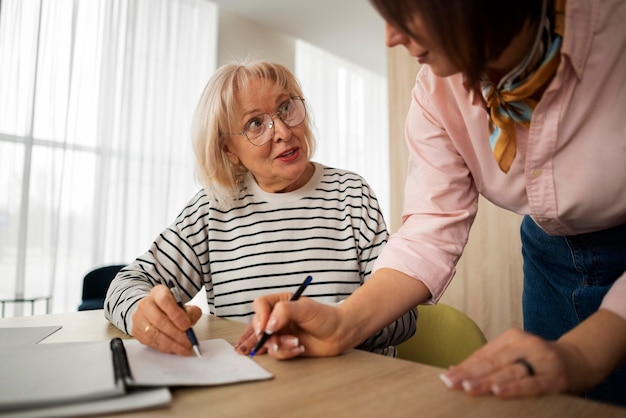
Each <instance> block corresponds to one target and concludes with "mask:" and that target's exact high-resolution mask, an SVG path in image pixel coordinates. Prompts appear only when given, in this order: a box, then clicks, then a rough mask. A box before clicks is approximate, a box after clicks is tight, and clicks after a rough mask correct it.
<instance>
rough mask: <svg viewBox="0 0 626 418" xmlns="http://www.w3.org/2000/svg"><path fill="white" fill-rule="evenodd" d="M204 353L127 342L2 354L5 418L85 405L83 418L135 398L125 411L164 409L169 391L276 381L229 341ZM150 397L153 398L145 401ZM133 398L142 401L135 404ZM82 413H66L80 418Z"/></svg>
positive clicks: (0, 401) (0, 406) (31, 347)
mask: <svg viewBox="0 0 626 418" xmlns="http://www.w3.org/2000/svg"><path fill="white" fill-rule="evenodd" d="M200 349H201V351H202V353H203V356H202V357H201V358H197V357H183V356H178V355H173V354H165V353H161V352H158V351H156V350H153V349H151V348H149V347H146V346H144V345H142V344H141V343H139V342H138V341H136V340H124V341H123V342H122V340H120V339H114V340H112V341H110V342H104V341H98V342H74V343H54V344H25V345H21V346H11V347H5V348H2V349H0V416H2V415H3V414H9V415H11V416H16V414H17V413H22V414H25V416H29V411H31V412H40V411H45V410H46V408H48V410H49V412H50V414H45V413H44V414H42V415H43V416H45V415H48V416H54V415H55V414H54V413H53V412H54V410H62V409H59V408H62V407H65V410H67V411H69V410H70V409H73V410H76V409H77V406H81V405H82V406H84V407H85V408H84V410H83V413H85V412H89V413H93V412H91V411H92V408H90V407H89V406H90V405H92V404H94V405H95V404H98V403H99V404H100V405H102V403H103V402H105V401H107V400H111V399H113V400H119V398H121V397H128V399H129V400H127V401H126V402H125V403H123V404H124V405H123V406H124V408H123V409H122V410H128V409H135V408H142V409H143V408H147V407H151V406H152V407H155V406H165V405H167V404H169V402H170V401H171V396H170V394H169V390H168V389H167V388H169V387H173V386H177V387H178V386H211V385H223V384H232V383H238V382H246V381H253V380H264V379H270V378H272V377H273V376H272V374H270V373H269V372H267V371H266V370H265V369H263V368H262V367H261V366H259V365H258V364H257V363H255V362H254V361H253V360H252V359H250V358H249V357H247V356H243V355H239V354H237V353H236V352H235V350H234V348H233V347H232V346H231V345H230V344H229V343H228V342H227V341H225V340H221V339H214V340H205V341H200ZM145 391H148V392H150V394H151V396H143V397H142V396H140V395H142V394H143V395H145V393H144V392H145ZM133 397H134V398H135V399H136V400H137V403H136V404H135V405H133V403H132V398H133ZM148 399H149V401H148ZM116 403H118V402H116ZM146 403H147V404H146ZM120 404H122V403H120ZM68 406H73V407H74V408H70V409H68V408H67V407H68ZM92 406H93V405H92ZM78 409H79V411H78V412H75V413H71V414H70V413H69V412H67V413H66V414H65V415H76V414H79V415H80V414H81V412H80V408H78ZM105 412H113V411H112V410H106V411H105ZM31 415H35V416H36V415H37V413H35V414H31ZM60 415H64V414H60Z"/></svg>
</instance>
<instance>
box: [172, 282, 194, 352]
mask: <svg viewBox="0 0 626 418" xmlns="http://www.w3.org/2000/svg"><path fill="white" fill-rule="evenodd" d="M167 287H169V288H170V292H172V295H173V296H174V299H175V300H176V303H177V304H178V306H180V307H181V308H182V309H183V310H184V311H185V312H187V311H186V310H185V307H184V306H183V302H182V301H181V299H180V294H179V293H178V288H176V286H174V283H172V282H171V281H169V282H168V283H167ZM187 338H189V341H191V345H192V347H193V352H194V353H196V356H198V357H202V354H200V346H199V345H198V339H197V338H196V333H195V332H193V328H191V327H189V329H187Z"/></svg>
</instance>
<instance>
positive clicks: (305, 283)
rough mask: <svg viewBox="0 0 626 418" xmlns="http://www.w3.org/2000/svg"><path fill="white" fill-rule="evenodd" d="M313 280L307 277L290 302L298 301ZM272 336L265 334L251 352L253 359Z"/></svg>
mask: <svg viewBox="0 0 626 418" xmlns="http://www.w3.org/2000/svg"><path fill="white" fill-rule="evenodd" d="M311 280H313V277H311V276H307V278H306V279H304V281H303V282H302V284H301V285H300V287H298V290H296V293H294V294H293V296H291V299H289V300H290V301H296V300H298V299H299V298H300V296H301V295H302V292H304V289H306V287H307V286H308V285H309V284H310V283H311ZM271 336H272V335H271V334H268V333H267V332H264V333H263V335H262V336H261V339H260V340H259V342H257V343H256V345H255V346H254V348H253V349H252V351H250V357H253V356H254V355H255V354H256V352H257V351H259V350H260V349H261V347H263V344H265V343H266V342H267V340H268V339H269V338H270V337H271Z"/></svg>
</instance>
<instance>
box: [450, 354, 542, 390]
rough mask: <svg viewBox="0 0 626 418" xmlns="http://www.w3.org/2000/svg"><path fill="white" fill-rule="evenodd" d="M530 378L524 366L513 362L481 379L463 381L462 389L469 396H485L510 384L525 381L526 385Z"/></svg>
mask: <svg viewBox="0 0 626 418" xmlns="http://www.w3.org/2000/svg"><path fill="white" fill-rule="evenodd" d="M532 378H533V376H531V375H529V374H528V370H527V368H526V367H525V366H524V365H522V364H520V363H516V362H513V363H510V364H507V365H505V366H502V367H500V368H499V369H497V370H495V371H494V372H492V373H490V374H489V375H487V376H485V377H483V378H478V379H466V380H463V382H462V387H463V390H464V391H465V392H467V393H468V394H470V395H475V396H476V395H485V394H489V393H495V392H497V391H498V390H499V388H500V387H501V386H503V385H507V384H509V383H511V382H521V381H526V382H525V383H528V381H530V380H532ZM528 387H530V386H528ZM529 394H530V393H529Z"/></svg>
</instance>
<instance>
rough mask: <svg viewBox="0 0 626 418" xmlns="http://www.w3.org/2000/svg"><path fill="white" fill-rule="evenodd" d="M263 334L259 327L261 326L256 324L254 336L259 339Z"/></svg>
mask: <svg viewBox="0 0 626 418" xmlns="http://www.w3.org/2000/svg"><path fill="white" fill-rule="evenodd" d="M261 334H262V331H261V327H260V326H259V324H254V335H256V336H257V337H260V336H261Z"/></svg>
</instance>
